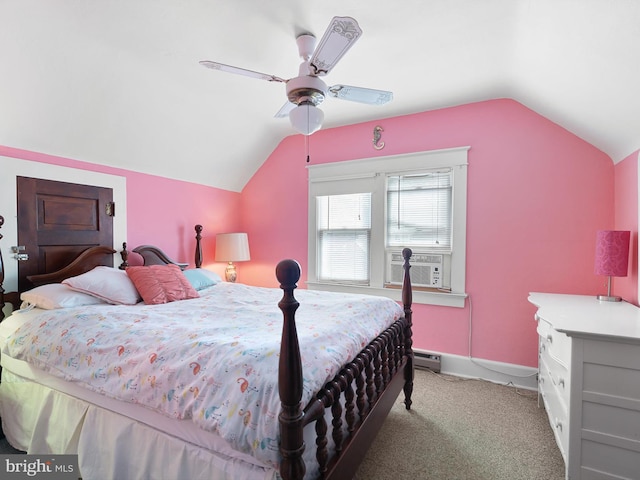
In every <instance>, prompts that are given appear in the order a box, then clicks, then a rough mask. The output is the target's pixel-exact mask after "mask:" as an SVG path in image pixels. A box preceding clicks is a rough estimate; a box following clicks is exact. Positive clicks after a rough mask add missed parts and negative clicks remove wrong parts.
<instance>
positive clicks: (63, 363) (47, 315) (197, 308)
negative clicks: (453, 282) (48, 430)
mask: <svg viewBox="0 0 640 480" xmlns="http://www.w3.org/2000/svg"><path fill="white" fill-rule="evenodd" d="M200 294H201V298H198V299H192V300H183V301H179V302H173V303H168V304H164V305H154V306H151V305H143V304H138V305H135V306H113V305H97V306H87V307H78V308H73V309H64V310H48V311H44V312H43V313H42V314H40V315H38V316H36V317H34V318H33V319H31V320H29V321H28V322H26V323H25V324H24V325H22V326H21V327H20V328H19V329H18V330H17V331H15V332H14V333H13V334H12V335H10V336H9V338H8V339H7V343H6V344H5V347H4V349H3V351H2V354H6V355H8V356H10V357H13V358H17V359H21V360H25V361H28V362H29V363H31V364H33V365H34V366H36V367H37V368H39V369H42V370H44V371H47V372H49V373H51V374H53V375H55V376H58V377H61V378H64V379H65V380H67V381H70V382H77V383H78V384H81V385H83V386H85V387H86V388H88V389H90V390H93V391H96V392H99V393H102V394H104V395H107V396H109V397H113V398H117V399H119V400H122V401H125V402H132V403H137V404H141V405H144V406H145V407H148V408H150V409H153V410H155V411H158V412H161V413H163V414H165V415H168V416H174V417H176V418H181V419H191V420H192V421H193V422H194V423H196V424H197V425H198V426H199V427H201V428H203V429H205V430H209V431H215V432H217V433H218V434H219V435H220V436H222V437H223V438H224V439H225V440H227V441H228V442H229V443H230V444H231V445H233V447H234V448H235V449H237V450H239V451H241V452H244V453H249V454H251V455H253V456H254V457H255V458H256V459H258V460H260V461H262V462H264V463H265V464H268V465H272V466H274V467H277V465H278V463H279V452H278V447H277V445H278V413H279V411H280V400H279V397H278V388H277V385H278V380H277V378H278V357H279V351H280V337H281V331H282V312H281V311H280V310H279V309H278V306H277V303H278V301H279V300H280V299H281V298H282V291H281V290H280V289H267V288H259V287H248V286H245V285H240V284H231V283H220V284H218V285H216V286H215V287H212V288H209V289H207V290H204V291H201V292H200ZM296 298H297V299H298V300H299V301H300V304H301V305H300V308H299V309H298V310H297V312H296V324H297V329H298V337H299V342H300V348H301V353H302V363H303V375H304V393H303V398H302V402H303V405H304V404H306V403H307V402H308V401H309V400H310V399H311V397H312V395H313V393H314V392H316V391H318V390H319V389H320V388H321V387H322V385H324V383H325V382H326V381H327V380H328V379H330V378H332V377H333V376H334V375H335V374H336V373H337V372H338V371H339V369H340V367H341V366H342V365H343V364H344V363H346V362H348V361H349V360H351V359H353V357H354V356H355V355H356V354H357V353H358V352H359V351H360V350H361V349H362V348H363V347H364V346H365V345H366V344H368V343H369V342H370V341H371V340H372V339H373V338H375V337H376V336H377V335H378V334H379V333H380V332H382V331H383V330H384V329H385V328H387V327H388V326H389V325H391V324H392V323H393V322H394V321H395V320H397V319H398V318H399V317H400V316H402V314H403V312H402V308H401V307H400V306H399V305H398V304H396V303H395V302H393V301H392V300H389V299H385V298H382V297H373V296H367V295H344V294H337V293H327V292H313V291H308V290H298V291H296Z"/></svg>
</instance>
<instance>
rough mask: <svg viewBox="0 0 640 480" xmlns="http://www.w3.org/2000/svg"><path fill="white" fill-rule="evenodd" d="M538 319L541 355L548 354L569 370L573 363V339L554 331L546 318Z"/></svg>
mask: <svg viewBox="0 0 640 480" xmlns="http://www.w3.org/2000/svg"><path fill="white" fill-rule="evenodd" d="M536 319H537V320H538V328H537V330H538V335H540V351H541V353H542V352H543V351H544V352H546V353H547V354H548V355H549V356H550V357H551V358H553V359H554V360H555V361H557V362H559V363H561V364H562V365H564V367H565V368H568V366H569V364H570V362H571V339H570V338H569V337H567V336H566V335H565V334H564V333H561V332H558V331H556V330H554V329H553V327H552V326H551V324H549V323H548V322H547V321H546V320H545V319H544V318H541V317H539V316H538V315H536Z"/></svg>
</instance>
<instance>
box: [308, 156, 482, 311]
mask: <svg viewBox="0 0 640 480" xmlns="http://www.w3.org/2000/svg"><path fill="white" fill-rule="evenodd" d="M469 148H470V147H458V148H449V149H443V150H432V151H427V152H417V153H409V154H404V155H393V156H386V157H375V158H368V159H362V160H349V161H344V162H334V163H326V164H321V165H311V166H309V167H307V169H308V175H309V202H308V203H309V217H308V218H309V220H308V269H309V271H308V274H307V279H308V280H307V288H309V289H310V290H325V291H339V292H345V293H365V294H372V295H382V296H386V297H389V298H392V299H394V300H400V299H401V291H400V290H399V289H393V288H384V287H383V284H382V282H384V267H385V265H384V264H385V261H384V259H385V251H384V241H374V235H375V234H380V232H384V225H383V224H384V218H375V219H374V218H372V219H371V220H372V238H371V245H372V249H371V256H372V258H379V259H380V261H379V262H372V264H371V279H372V285H371V286H358V285H336V284H325V283H319V282H318V281H317V274H316V265H317V258H316V241H317V239H316V231H315V229H316V208H315V201H314V197H315V196H316V194H317V193H316V189H315V188H314V185H317V186H318V187H320V186H321V185H322V184H324V185H323V186H322V187H321V188H322V189H323V190H322V194H323V195H326V194H338V193H356V192H357V191H358V190H359V189H358V187H357V186H356V184H357V183H358V182H359V181H362V182H363V183H367V182H374V184H375V187H374V192H373V193H374V197H373V198H372V208H374V209H376V208H378V209H384V202H385V199H384V197H385V195H384V192H385V188H386V185H384V183H385V177H386V175H387V174H401V173H405V172H415V171H424V170H428V169H434V168H441V167H451V168H452V169H453V175H454V180H453V239H452V251H453V254H452V256H451V292H443V293H439V292H425V291H419V290H414V292H413V301H414V303H424V304H431V305H442V306H450V307H460V308H462V307H464V304H465V299H466V297H467V294H466V293H465V285H466V271H465V269H466V244H467V166H468V151H469ZM338 180H341V181H342V180H353V182H350V187H349V188H350V189H349V191H342V192H341V191H340V187H339V186H337V184H331V187H330V188H331V191H330V192H329V189H328V188H327V187H328V185H327V184H326V183H325V182H332V181H338ZM334 186H335V188H334ZM351 186H353V187H354V188H352V187H351ZM380 189H382V191H380ZM375 202H381V203H382V204H378V205H377V206H375V205H374V203H375ZM378 211H382V210H378ZM377 224H382V225H377ZM374 231H375V232H376V233H375V234H374Z"/></svg>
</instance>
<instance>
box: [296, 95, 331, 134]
mask: <svg viewBox="0 0 640 480" xmlns="http://www.w3.org/2000/svg"><path fill="white" fill-rule="evenodd" d="M323 120H324V112H323V111H322V110H320V109H319V108H317V107H315V106H313V105H311V104H308V103H304V104H301V105H298V106H297V107H295V108H294V109H293V110H291V112H289V121H290V122H291V126H292V127H293V128H294V129H295V130H296V131H297V132H298V133H301V134H302V135H311V134H312V133H315V132H317V131H318V130H320V128H321V127H322V122H323Z"/></svg>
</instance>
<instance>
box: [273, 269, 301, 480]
mask: <svg viewBox="0 0 640 480" xmlns="http://www.w3.org/2000/svg"><path fill="white" fill-rule="evenodd" d="M276 277H277V279H278V281H279V282H280V288H282V290H283V291H284V295H283V296H282V300H280V302H279V303H278V307H280V310H282V314H283V317H284V323H283V325H282V343H281V344H280V363H279V368H278V392H279V394H280V403H281V405H282V411H281V412H280V415H279V416H278V421H279V422H280V453H281V454H282V463H281V465H280V475H281V476H282V478H283V479H284V480H299V479H302V478H303V477H304V474H305V471H306V468H305V465H304V461H303V460H302V453H303V452H304V447H305V445H304V439H303V434H302V429H303V427H304V424H303V419H304V414H303V412H302V404H301V403H300V400H301V399H302V360H301V358H300V345H299V344H298V334H297V332H296V321H295V312H296V310H297V309H298V307H299V306H300V304H299V303H298V301H297V300H296V299H295V297H294V296H293V290H294V289H295V288H296V287H297V285H296V283H297V282H298V280H300V265H299V264H298V262H296V261H295V260H283V261H281V262H280V263H278V266H277V267H276Z"/></svg>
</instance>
